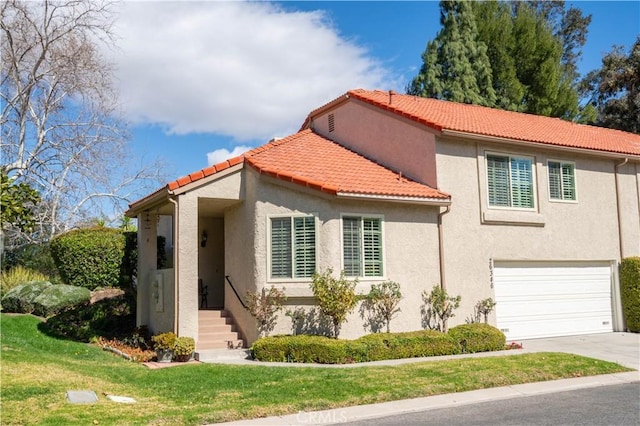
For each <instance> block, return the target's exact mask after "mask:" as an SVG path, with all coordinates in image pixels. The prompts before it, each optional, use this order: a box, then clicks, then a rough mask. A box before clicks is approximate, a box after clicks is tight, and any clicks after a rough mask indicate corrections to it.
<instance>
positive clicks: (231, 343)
mask: <svg viewBox="0 0 640 426" xmlns="http://www.w3.org/2000/svg"><path fill="white" fill-rule="evenodd" d="M243 347H244V340H242V339H229V340H209V341H203V342H201V341H198V344H197V345H196V352H202V351H207V350H211V349H225V350H227V349H230V348H233V349H240V348H243Z"/></svg>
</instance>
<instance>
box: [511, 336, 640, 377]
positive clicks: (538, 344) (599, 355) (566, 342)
mask: <svg viewBox="0 0 640 426" xmlns="http://www.w3.org/2000/svg"><path fill="white" fill-rule="evenodd" d="M522 345H523V349H524V350H525V351H532V352H568V353H572V354H577V355H582V356H587V357H590V358H596V359H602V360H605V361H612V362H617V363H618V364H620V365H624V366H625V367H629V368H634V369H636V370H640V334H637V333H601V334H585V335H582V336H565V337H550V338H546V339H530V340H523V341H522Z"/></svg>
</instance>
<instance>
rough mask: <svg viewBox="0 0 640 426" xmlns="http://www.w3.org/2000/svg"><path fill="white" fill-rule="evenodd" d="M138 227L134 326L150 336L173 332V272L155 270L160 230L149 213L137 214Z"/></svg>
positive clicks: (156, 220)
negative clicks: (147, 332) (148, 332)
mask: <svg viewBox="0 0 640 426" xmlns="http://www.w3.org/2000/svg"><path fill="white" fill-rule="evenodd" d="M147 218H148V220H147ZM138 224H139V227H138V275H137V285H138V290H137V308H136V324H137V325H138V326H140V325H146V326H148V327H149V330H150V331H151V332H152V333H162V332H165V331H173V330H174V327H173V318H174V312H175V311H174V304H173V301H174V285H173V284H174V272H173V269H163V270H157V268H156V266H157V259H156V246H157V242H156V237H157V235H158V232H159V230H161V229H162V227H161V226H159V224H158V216H157V215H156V214H152V213H149V215H148V216H147V214H146V213H142V214H140V215H139V216H138Z"/></svg>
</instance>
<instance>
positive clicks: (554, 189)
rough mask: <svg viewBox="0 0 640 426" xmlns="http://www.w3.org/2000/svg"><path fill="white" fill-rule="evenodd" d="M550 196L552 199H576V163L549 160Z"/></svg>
mask: <svg viewBox="0 0 640 426" xmlns="http://www.w3.org/2000/svg"><path fill="white" fill-rule="evenodd" d="M547 166H548V169H549V198H550V199H552V200H562V201H575V200H576V177H575V170H576V165H575V164H574V163H571V162H564V161H563V162H561V161H553V160H549V162H548V163H547Z"/></svg>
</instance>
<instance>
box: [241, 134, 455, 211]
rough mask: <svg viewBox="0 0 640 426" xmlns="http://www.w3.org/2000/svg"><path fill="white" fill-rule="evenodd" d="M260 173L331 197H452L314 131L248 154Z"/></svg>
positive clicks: (281, 140)
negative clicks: (405, 176) (340, 195)
mask: <svg viewBox="0 0 640 426" xmlns="http://www.w3.org/2000/svg"><path fill="white" fill-rule="evenodd" d="M245 159H246V161H247V163H248V164H250V165H251V166H252V167H253V168H255V169H256V170H257V171H258V172H260V173H265V174H269V175H272V176H275V177H277V178H278V179H282V180H286V181H289V182H293V183H295V184H298V185H305V186H308V187H310V188H313V189H317V190H320V191H323V192H327V193H330V194H338V193H341V194H354V195H355V194H358V195H372V196H391V197H410V198H414V197H415V198H429V199H439V200H447V199H448V198H449V196H448V195H447V194H445V193H442V192H440V191H438V190H436V189H433V188H431V187H429V186H427V185H424V184H421V183H418V182H414V181H411V180H408V179H399V175H398V174H397V173H396V172H394V171H392V170H389V169H387V168H385V167H383V166H381V165H379V164H377V163H375V162H373V161H371V160H369V159H367V158H365V157H363V156H361V155H360V154H357V153H355V152H353V151H350V150H348V149H347V148H345V147H343V146H341V145H339V144H337V143H335V142H333V141H331V140H329V139H326V138H324V137H322V136H320V135H318V134H315V133H313V132H312V131H311V130H303V131H301V132H299V133H296V134H295V135H292V136H289V137H286V138H284V139H279V140H277V141H272V142H269V143H268V144H266V145H263V146H261V147H259V148H256V149H254V150H252V151H249V152H247V153H246V154H245Z"/></svg>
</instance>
